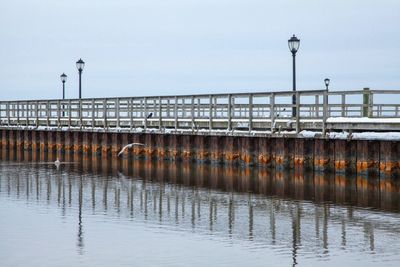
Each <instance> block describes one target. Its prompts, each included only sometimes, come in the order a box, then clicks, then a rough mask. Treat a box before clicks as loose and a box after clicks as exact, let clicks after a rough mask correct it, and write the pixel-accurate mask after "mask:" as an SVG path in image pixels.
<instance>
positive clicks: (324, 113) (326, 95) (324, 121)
mask: <svg viewBox="0 0 400 267" xmlns="http://www.w3.org/2000/svg"><path fill="white" fill-rule="evenodd" d="M323 101H324V102H323V103H324V109H323V113H322V114H323V118H322V136H323V137H325V136H326V121H327V118H328V108H329V106H328V90H325V91H324V93H323Z"/></svg>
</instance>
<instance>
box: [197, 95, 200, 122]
mask: <svg viewBox="0 0 400 267" xmlns="http://www.w3.org/2000/svg"><path fill="white" fill-rule="evenodd" d="M200 108H201V99H200V98H199V97H198V98H197V118H200Z"/></svg>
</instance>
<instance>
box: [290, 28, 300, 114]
mask: <svg viewBox="0 0 400 267" xmlns="http://www.w3.org/2000/svg"><path fill="white" fill-rule="evenodd" d="M288 45H289V50H290V52H292V56H293V96H292V104H293V109H292V116H293V117H296V94H295V92H296V53H297V50H299V46H300V39H298V38H297V37H296V36H295V35H294V34H293V36H292V37H291V38H290V39H289V40H288Z"/></svg>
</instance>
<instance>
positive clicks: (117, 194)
mask: <svg viewBox="0 0 400 267" xmlns="http://www.w3.org/2000/svg"><path fill="white" fill-rule="evenodd" d="M54 160H55V155H37V154H32V153H27V152H25V153H24V152H19V153H14V152H11V153H9V152H4V151H3V153H2V155H1V161H0V266H293V265H298V266H338V265H339V264H342V265H343V266H348V265H352V266H398V265H399V262H400V213H399V210H400V196H399V193H398V190H393V188H392V189H391V190H388V189H385V190H383V189H382V187H381V186H380V185H379V183H377V182H376V181H363V180H360V179H361V178H356V177H342V176H332V175H325V176H324V175H314V174H304V173H299V172H290V173H286V172H271V171H268V170H261V169H255V170H251V169H244V168H235V167H224V168H223V167H218V166H209V165H204V164H189V163H174V162H165V161H142V160H127V159H124V160H117V159H114V160H112V161H111V160H105V159H101V158H94V159H91V158H90V159H88V158H83V157H79V156H72V155H66V156H65V157H64V156H63V161H70V162H74V164H66V165H61V166H60V167H59V168H58V169H57V168H56V166H55V165H53V164H51V163H50V164H46V163H45V162H51V161H54Z"/></svg>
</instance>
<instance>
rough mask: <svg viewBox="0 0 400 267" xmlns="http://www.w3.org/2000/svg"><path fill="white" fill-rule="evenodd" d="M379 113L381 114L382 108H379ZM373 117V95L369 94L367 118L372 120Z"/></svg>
mask: <svg viewBox="0 0 400 267" xmlns="http://www.w3.org/2000/svg"><path fill="white" fill-rule="evenodd" d="M381 112H382V106H381ZM381 115H382V113H381ZM373 116H374V94H373V93H370V94H369V102H368V117H369V118H372V117H373Z"/></svg>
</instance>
